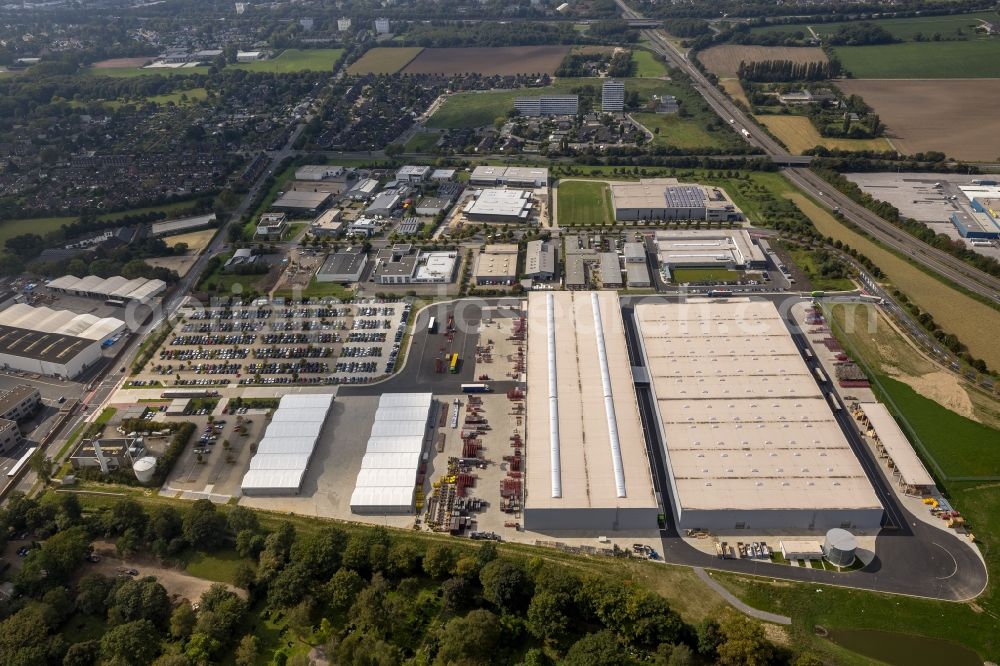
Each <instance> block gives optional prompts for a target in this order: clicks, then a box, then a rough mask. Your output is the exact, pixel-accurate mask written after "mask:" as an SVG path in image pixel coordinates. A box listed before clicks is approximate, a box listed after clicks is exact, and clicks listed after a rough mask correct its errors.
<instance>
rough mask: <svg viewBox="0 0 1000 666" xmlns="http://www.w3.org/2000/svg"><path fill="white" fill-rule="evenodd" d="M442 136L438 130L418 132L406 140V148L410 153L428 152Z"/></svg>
mask: <svg viewBox="0 0 1000 666" xmlns="http://www.w3.org/2000/svg"><path fill="white" fill-rule="evenodd" d="M440 138H441V137H440V136H439V135H438V134H437V133H436V132H418V133H417V134H414V135H413V136H412V137H410V140H409V141H407V142H406V146H405V147H404V150H406V152H408V153H426V152H430V150H431V149H432V148H433V147H434V146H436V145H437V142H438V141H439V140H440Z"/></svg>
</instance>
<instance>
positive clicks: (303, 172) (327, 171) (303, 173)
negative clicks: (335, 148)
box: [295, 164, 347, 181]
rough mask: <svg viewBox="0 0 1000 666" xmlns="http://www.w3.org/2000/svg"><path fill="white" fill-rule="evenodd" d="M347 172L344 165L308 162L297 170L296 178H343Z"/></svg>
mask: <svg viewBox="0 0 1000 666" xmlns="http://www.w3.org/2000/svg"><path fill="white" fill-rule="evenodd" d="M346 176H347V172H346V171H345V169H344V167H342V166H334V165H326V164H306V165H304V166H300V167H299V168H298V169H296V170H295V180H317V181H318V180H336V179H341V180H343V179H344V178H346Z"/></svg>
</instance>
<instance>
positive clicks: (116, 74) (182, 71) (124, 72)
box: [82, 67, 209, 79]
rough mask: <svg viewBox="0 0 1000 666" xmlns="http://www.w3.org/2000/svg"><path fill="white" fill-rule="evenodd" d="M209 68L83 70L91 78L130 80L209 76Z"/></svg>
mask: <svg viewBox="0 0 1000 666" xmlns="http://www.w3.org/2000/svg"><path fill="white" fill-rule="evenodd" d="M208 70H209V68H208V67H154V68H152V69H147V68H142V67H105V68H101V69H96V68H94V67H89V68H87V69H85V70H82V71H83V72H84V73H86V74H87V75H89V76H108V77H111V78H114V79H130V78H133V77H136V76H191V75H192V74H208Z"/></svg>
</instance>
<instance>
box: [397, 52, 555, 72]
mask: <svg viewBox="0 0 1000 666" xmlns="http://www.w3.org/2000/svg"><path fill="white" fill-rule="evenodd" d="M569 49H570V47H568V46H498V47H490V48H476V47H473V48H454V49H424V50H422V51H421V52H420V53H419V54H418V55H417V57H415V58H413V59H412V60H411V61H410V63H409V64H408V65H406V66H405V67H404V68H403V74H445V75H453V74H464V73H466V72H479V73H480V74H482V75H483V76H493V75H494V74H499V75H511V74H550V75H551V74H554V73H555V71H556V69H558V68H559V65H560V64H561V63H562V61H563V60H564V59H565V58H566V55H567V54H568V53H569Z"/></svg>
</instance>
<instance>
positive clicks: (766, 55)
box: [698, 44, 827, 78]
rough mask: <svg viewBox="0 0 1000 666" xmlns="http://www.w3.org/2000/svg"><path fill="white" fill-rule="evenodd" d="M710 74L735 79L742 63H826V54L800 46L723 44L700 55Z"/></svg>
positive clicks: (699, 57)
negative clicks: (783, 61) (782, 61)
mask: <svg viewBox="0 0 1000 666" xmlns="http://www.w3.org/2000/svg"><path fill="white" fill-rule="evenodd" d="M698 60H700V61H701V64H703V65H704V66H705V67H706V68H707V69H708V70H709V71H710V72H712V73H713V74H715V75H716V76H718V77H729V78H732V77H735V76H736V73H737V71H738V70H739V67H740V63H741V62H763V61H765V60H791V61H792V62H799V63H805V62H826V61H827V57H826V53H824V52H823V50H822V49H819V48H811V47H799V46H742V45H736V44H723V45H722V46H713V47H712V48H710V49H708V50H705V51H702V52H701V53H699V54H698Z"/></svg>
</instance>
